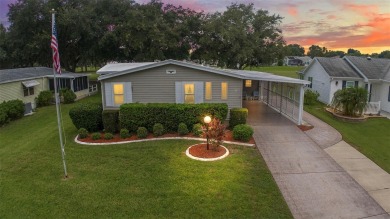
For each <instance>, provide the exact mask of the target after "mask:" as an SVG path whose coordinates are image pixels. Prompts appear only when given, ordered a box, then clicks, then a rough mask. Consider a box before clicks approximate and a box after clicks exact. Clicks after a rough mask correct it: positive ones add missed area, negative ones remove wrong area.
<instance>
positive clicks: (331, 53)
mask: <svg viewBox="0 0 390 219" xmlns="http://www.w3.org/2000/svg"><path fill="white" fill-rule="evenodd" d="M324 56H325V57H340V58H342V57H344V56H345V52H343V51H339V50H336V51H333V50H329V51H327V52H326V53H325V54H324Z"/></svg>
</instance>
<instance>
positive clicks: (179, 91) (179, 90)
mask: <svg viewBox="0 0 390 219" xmlns="http://www.w3.org/2000/svg"><path fill="white" fill-rule="evenodd" d="M175 96H176V103H184V89H183V82H179V81H176V82H175Z"/></svg>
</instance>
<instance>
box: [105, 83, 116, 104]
mask: <svg viewBox="0 0 390 219" xmlns="http://www.w3.org/2000/svg"><path fill="white" fill-rule="evenodd" d="M104 93H105V97H106V98H105V99H106V106H114V101H113V98H114V97H113V90H112V84H111V82H105V83H104Z"/></svg>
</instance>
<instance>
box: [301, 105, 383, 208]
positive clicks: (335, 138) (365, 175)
mask: <svg viewBox="0 0 390 219" xmlns="http://www.w3.org/2000/svg"><path fill="white" fill-rule="evenodd" d="M303 119H304V120H305V121H306V122H307V123H309V124H311V125H313V126H314V128H313V129H311V130H308V131H306V132H305V133H306V135H307V136H309V137H310V138H311V139H312V140H313V141H315V142H316V143H317V144H318V145H319V146H320V147H321V148H323V149H324V151H325V152H326V153H328V154H329V155H330V156H331V157H332V158H333V159H334V160H335V161H336V163H337V164H339V165H340V166H341V167H342V168H343V169H344V170H345V171H346V172H347V173H348V174H349V175H350V176H351V177H352V178H353V179H354V180H356V182H358V183H359V185H361V186H362V187H363V188H364V190H366V191H367V192H368V194H369V195H370V196H371V197H372V198H373V199H374V200H375V201H376V202H378V204H379V205H380V206H381V207H382V208H383V209H384V210H385V211H386V212H387V213H388V214H390V174H388V173H387V172H386V171H384V170H383V169H382V168H380V167H379V166H378V165H376V164H375V163H374V162H372V161H371V160H370V159H368V158H367V157H366V156H364V155H363V154H361V153H360V152H359V151H357V150H356V149H355V148H353V147H352V146H351V145H349V144H348V143H346V142H345V141H342V140H341V135H340V133H339V132H338V131H337V130H335V129H334V128H333V127H331V126H329V125H328V124H326V123H324V122H322V121H321V120H320V119H318V118H316V117H314V116H312V115H311V114H309V113H307V112H304V115H303ZM326 138H328V139H326Z"/></svg>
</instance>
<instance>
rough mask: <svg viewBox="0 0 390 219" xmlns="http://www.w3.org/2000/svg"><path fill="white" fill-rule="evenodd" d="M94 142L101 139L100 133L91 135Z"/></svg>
mask: <svg viewBox="0 0 390 219" xmlns="http://www.w3.org/2000/svg"><path fill="white" fill-rule="evenodd" d="M91 137H92V140H99V139H100V138H101V135H100V133H99V132H95V133H93V134H92V135H91Z"/></svg>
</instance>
